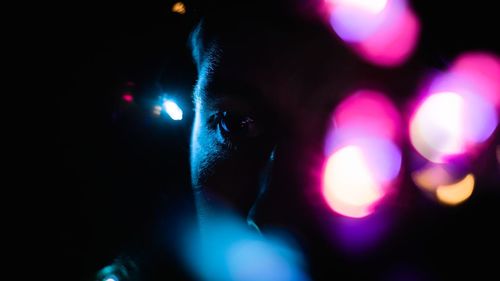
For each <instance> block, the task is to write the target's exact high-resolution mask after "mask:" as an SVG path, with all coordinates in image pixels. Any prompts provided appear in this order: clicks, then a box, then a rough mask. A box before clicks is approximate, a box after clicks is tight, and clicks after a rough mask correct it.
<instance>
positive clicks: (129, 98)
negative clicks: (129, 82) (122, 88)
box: [122, 92, 134, 103]
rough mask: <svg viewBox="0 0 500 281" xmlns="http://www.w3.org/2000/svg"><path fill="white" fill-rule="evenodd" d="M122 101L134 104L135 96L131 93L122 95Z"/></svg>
mask: <svg viewBox="0 0 500 281" xmlns="http://www.w3.org/2000/svg"><path fill="white" fill-rule="evenodd" d="M122 99H123V100H124V101H125V102H127V103H132V102H133V101H134V96H133V95H132V94H131V93H130V92H125V93H123V95H122Z"/></svg>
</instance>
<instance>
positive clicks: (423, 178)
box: [411, 163, 455, 194]
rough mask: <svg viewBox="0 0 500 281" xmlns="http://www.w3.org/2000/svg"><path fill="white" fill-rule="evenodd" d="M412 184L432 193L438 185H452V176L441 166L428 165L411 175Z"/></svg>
mask: <svg viewBox="0 0 500 281" xmlns="http://www.w3.org/2000/svg"><path fill="white" fill-rule="evenodd" d="M411 177H412V180H413V182H414V183H415V185H417V187H419V188H421V189H422V190H423V191H426V192H429V193H432V194H433V193H434V192H436V189H437V187H438V186H440V185H447V184H451V183H453V181H454V180H455V178H454V175H453V174H452V173H451V172H450V171H448V169H446V167H445V166H443V165H438V164H432V163H429V164H428V165H427V166H426V167H423V168H422V169H419V170H416V171H414V172H413V173H412V175H411Z"/></svg>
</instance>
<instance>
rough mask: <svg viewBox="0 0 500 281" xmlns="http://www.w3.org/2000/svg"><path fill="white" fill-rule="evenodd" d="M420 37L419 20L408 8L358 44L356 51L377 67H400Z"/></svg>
mask: <svg viewBox="0 0 500 281" xmlns="http://www.w3.org/2000/svg"><path fill="white" fill-rule="evenodd" d="M419 35H420V23H419V21H418V18H417V17H416V16H415V14H414V13H413V12H412V11H411V10H409V9H408V8H407V9H404V10H403V11H402V12H401V14H400V15H397V16H394V20H393V21H392V22H388V21H386V22H384V23H383V24H381V25H380V26H379V27H378V29H377V30H376V31H375V32H373V33H371V34H370V36H368V37H367V38H365V39H363V40H362V41H360V42H359V43H358V44H356V46H355V50H357V51H358V53H359V54H360V55H361V57H363V58H364V59H365V60H367V61H369V62H371V63H373V64H375V65H378V66H385V67H393V66H398V65H401V64H402V63H404V62H405V61H406V60H407V59H408V58H409V57H410V55H411V54H412V53H413V50H414V49H415V47H416V45H417V42H418V38H419Z"/></svg>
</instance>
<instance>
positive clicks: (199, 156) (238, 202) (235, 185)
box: [191, 121, 266, 215]
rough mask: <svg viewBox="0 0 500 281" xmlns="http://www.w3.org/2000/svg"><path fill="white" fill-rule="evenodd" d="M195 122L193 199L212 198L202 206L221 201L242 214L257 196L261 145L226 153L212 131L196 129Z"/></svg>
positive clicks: (192, 147) (260, 169)
mask: <svg viewBox="0 0 500 281" xmlns="http://www.w3.org/2000/svg"><path fill="white" fill-rule="evenodd" d="M196 123H197V122H196V121H195V127H194V130H193V136H192V143H191V175H192V184H193V188H194V189H195V190H196V192H197V193H198V195H197V196H200V197H202V198H205V199H203V200H205V201H207V200H206V198H211V199H212V200H211V202H209V203H207V202H204V203H203V205H205V206H206V205H207V204H208V205H210V203H211V204H215V202H222V203H223V204H224V205H226V206H229V207H231V208H233V209H235V210H236V211H237V212H238V213H240V214H243V215H244V214H246V213H247V212H248V211H249V210H250V208H251V207H252V205H253V203H254V202H255V201H256V199H257V195H258V193H259V189H260V186H259V179H260V178H261V171H262V170H263V167H264V166H265V159H266V157H265V154H266V149H265V146H264V145H262V144H259V143H254V144H251V145H250V144H249V145H247V146H244V147H241V148H239V149H238V150H229V149H228V148H227V147H226V146H224V145H223V144H220V143H219V142H218V141H217V133H216V132H214V131H213V130H210V129H208V128H206V127H204V126H199V124H202V123H201V122H199V124H198V126H196V125H197V124H196ZM214 199H215V200H214ZM209 207H210V206H209ZM214 207H215V206H214Z"/></svg>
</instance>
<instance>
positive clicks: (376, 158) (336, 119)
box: [322, 90, 401, 218]
mask: <svg viewBox="0 0 500 281" xmlns="http://www.w3.org/2000/svg"><path fill="white" fill-rule="evenodd" d="M399 126H400V119H399V114H398V112H397V110H396V108H395V107H394V105H393V104H392V103H391V102H390V101H389V100H388V99H387V98H386V97H384V96H383V95H382V94H381V93H378V92H376V91H371V90H360V91H357V92H355V93H354V94H353V95H351V96H350V97H348V98H347V99H345V100H344V101H343V102H342V103H341V104H340V105H339V106H338V107H337V109H336V110H335V112H334V114H333V126H332V128H331V129H330V133H329V134H328V135H327V137H326V142H325V155H326V157H327V160H326V164H325V167H324V171H323V188H322V192H323V196H324V198H325V200H326V202H327V204H328V206H329V207H330V208H331V209H332V210H334V211H335V212H336V213H339V214H341V215H344V216H348V217H352V218H362V217H365V216H368V215H370V214H372V213H373V212H374V210H375V207H376V206H377V205H378V204H379V203H380V201H381V200H382V199H383V198H384V197H386V195H388V194H389V193H390V192H391V188H390V187H391V186H392V183H393V182H394V180H395V179H396V178H397V176H398V175H399V171H400V168H401V152H400V150H399V148H398V147H397V145H396V140H397V139H398V138H399V133H400V129H399Z"/></svg>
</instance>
